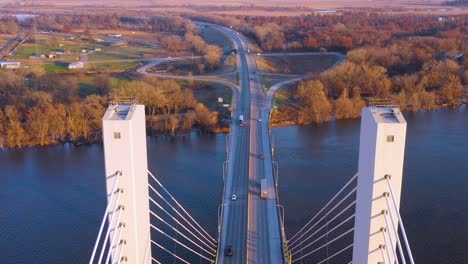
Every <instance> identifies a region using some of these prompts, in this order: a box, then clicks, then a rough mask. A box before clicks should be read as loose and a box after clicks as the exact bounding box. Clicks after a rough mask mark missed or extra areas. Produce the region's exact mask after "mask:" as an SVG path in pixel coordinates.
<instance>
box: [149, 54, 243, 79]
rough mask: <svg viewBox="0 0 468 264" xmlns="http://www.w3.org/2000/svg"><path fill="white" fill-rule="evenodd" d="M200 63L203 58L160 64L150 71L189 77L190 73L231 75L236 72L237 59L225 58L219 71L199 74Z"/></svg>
mask: <svg viewBox="0 0 468 264" xmlns="http://www.w3.org/2000/svg"><path fill="white" fill-rule="evenodd" d="M198 63H202V58H193V59H177V60H172V61H167V62H164V63H161V64H158V65H156V66H155V67H153V68H150V70H149V71H150V72H154V73H159V74H171V75H187V74H189V73H190V72H191V73H192V74H193V75H216V74H226V73H230V72H233V71H234V70H235V57H234V56H233V55H228V56H226V57H224V58H223V61H222V64H221V66H220V67H219V68H217V69H208V68H205V69H204V71H203V72H199V71H198V69H197V64H198Z"/></svg>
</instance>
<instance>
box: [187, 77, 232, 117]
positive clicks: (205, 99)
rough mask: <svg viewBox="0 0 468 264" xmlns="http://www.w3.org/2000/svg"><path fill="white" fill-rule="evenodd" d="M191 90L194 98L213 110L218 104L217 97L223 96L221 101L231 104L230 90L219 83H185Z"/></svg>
mask: <svg viewBox="0 0 468 264" xmlns="http://www.w3.org/2000/svg"><path fill="white" fill-rule="evenodd" d="M187 87H188V88H190V89H191V90H192V91H193V94H194V95H195V98H196V99H197V101H199V102H200V103H203V104H204V105H206V106H207V107H208V108H209V109H210V110H215V109H216V108H217V107H218V106H219V103H218V97H221V98H223V101H224V102H223V103H225V104H231V100H232V90H231V89H230V88H229V87H226V86H224V85H221V84H216V83H214V84H213V83H205V82H195V83H194V85H193V86H190V85H188V84H187Z"/></svg>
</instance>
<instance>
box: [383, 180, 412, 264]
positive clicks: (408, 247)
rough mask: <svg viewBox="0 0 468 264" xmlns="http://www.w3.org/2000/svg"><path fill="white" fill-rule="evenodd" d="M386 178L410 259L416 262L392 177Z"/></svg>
mask: <svg viewBox="0 0 468 264" xmlns="http://www.w3.org/2000/svg"><path fill="white" fill-rule="evenodd" d="M385 178H386V179H387V184H388V187H389V189H390V196H391V197H392V201H393V206H394V208H395V212H396V215H397V216H398V221H399V223H400V227H401V233H402V235H403V241H404V242H405V247H406V251H407V252H408V257H409V261H410V263H411V264H414V259H413V254H412V253H411V248H410V245H409V243H408V238H407V237H406V231H405V226H404V225H403V220H401V215H400V211H399V210H398V206H397V202H396V200H395V195H394V193H393V188H392V184H391V182H390V179H389V178H390V177H385Z"/></svg>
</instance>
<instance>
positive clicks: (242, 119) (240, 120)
mask: <svg viewBox="0 0 468 264" xmlns="http://www.w3.org/2000/svg"><path fill="white" fill-rule="evenodd" d="M239 125H240V126H244V116H243V115H240V116H239Z"/></svg>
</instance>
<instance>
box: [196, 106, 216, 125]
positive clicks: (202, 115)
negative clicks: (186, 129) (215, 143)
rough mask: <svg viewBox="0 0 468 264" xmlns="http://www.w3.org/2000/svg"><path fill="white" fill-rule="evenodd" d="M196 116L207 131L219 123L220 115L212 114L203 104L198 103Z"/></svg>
mask: <svg viewBox="0 0 468 264" xmlns="http://www.w3.org/2000/svg"><path fill="white" fill-rule="evenodd" d="M195 114H196V116H197V121H198V123H199V124H200V125H201V126H202V127H203V128H205V129H209V128H211V127H212V126H213V125H215V124H216V123H218V113H217V112H210V111H209V110H208V108H207V107H206V106H205V105H203V104H202V103H198V104H197V105H196V106H195Z"/></svg>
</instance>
